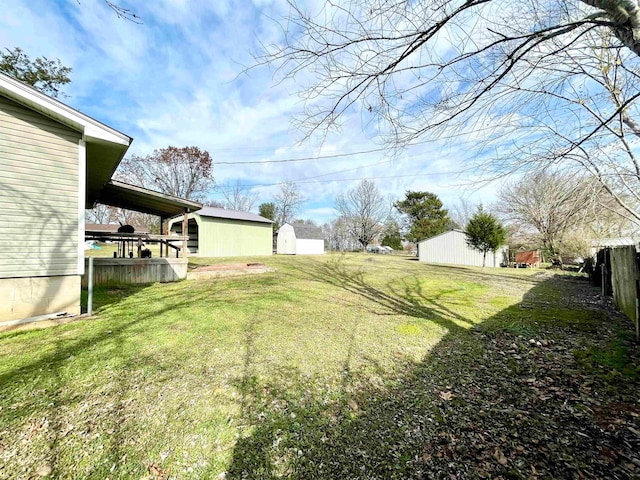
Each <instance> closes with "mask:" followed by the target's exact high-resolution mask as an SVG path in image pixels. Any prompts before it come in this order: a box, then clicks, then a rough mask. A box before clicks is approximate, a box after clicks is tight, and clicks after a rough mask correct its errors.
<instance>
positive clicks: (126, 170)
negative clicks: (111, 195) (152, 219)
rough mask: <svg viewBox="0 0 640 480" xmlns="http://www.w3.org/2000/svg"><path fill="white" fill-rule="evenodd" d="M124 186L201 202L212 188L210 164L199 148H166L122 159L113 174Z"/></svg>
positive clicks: (209, 160)
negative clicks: (134, 186) (139, 187)
mask: <svg viewBox="0 0 640 480" xmlns="http://www.w3.org/2000/svg"><path fill="white" fill-rule="evenodd" d="M116 178H117V179H118V180H122V181H123V182H128V183H132V184H135V185H139V186H141V187H144V188H149V189H151V190H156V191H159V192H162V193H166V194H169V195H173V196H176V197H181V198H186V199H188V200H195V201H202V200H204V199H205V198H206V197H207V195H208V194H209V191H210V190H211V189H212V188H213V185H214V183H213V160H212V159H211V156H210V155H209V152H207V151H206V150H200V149H199V148H198V147H182V148H177V147H171V146H169V147H167V148H161V149H159V150H154V151H153V153H151V154H150V155H145V156H139V155H132V156H131V157H129V158H125V159H124V160H123V161H122V162H121V163H120V167H119V168H118V170H117V172H116Z"/></svg>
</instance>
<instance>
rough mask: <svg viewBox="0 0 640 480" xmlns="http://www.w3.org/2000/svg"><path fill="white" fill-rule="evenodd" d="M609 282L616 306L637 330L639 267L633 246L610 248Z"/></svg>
mask: <svg viewBox="0 0 640 480" xmlns="http://www.w3.org/2000/svg"><path fill="white" fill-rule="evenodd" d="M610 255H611V284H612V289H613V298H614V301H615V303H616V305H617V306H618V308H619V309H620V310H621V311H622V312H624V314H625V315H626V316H627V317H629V318H630V319H631V320H633V322H634V323H635V325H636V332H637V331H638V307H637V301H638V300H637V299H638V294H639V292H638V285H639V282H640V268H638V255H637V253H636V248H635V247H634V246H629V247H616V248H612V249H611V254H610Z"/></svg>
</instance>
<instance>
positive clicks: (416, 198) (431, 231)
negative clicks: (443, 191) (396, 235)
mask: <svg viewBox="0 0 640 480" xmlns="http://www.w3.org/2000/svg"><path fill="white" fill-rule="evenodd" d="M404 196H405V198H404V199H403V200H400V201H398V202H396V203H395V204H394V206H395V207H396V208H397V209H398V211H399V212H400V213H402V214H403V215H405V218H406V225H407V234H406V235H405V238H406V239H407V240H409V241H410V242H414V243H418V242H419V241H421V240H424V239H425V238H430V237H433V236H435V235H438V234H440V233H443V232H446V231H447V226H449V225H450V223H451V220H450V218H449V213H448V212H447V210H446V209H444V208H442V202H441V201H440V199H439V198H438V196H437V195H436V194H434V193H430V192H413V191H411V190H407V191H406V192H405V195H404Z"/></svg>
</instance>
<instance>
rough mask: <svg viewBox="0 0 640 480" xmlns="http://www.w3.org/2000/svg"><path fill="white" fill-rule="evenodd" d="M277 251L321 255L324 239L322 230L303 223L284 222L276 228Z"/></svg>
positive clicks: (279, 252) (287, 253)
mask: <svg viewBox="0 0 640 480" xmlns="http://www.w3.org/2000/svg"><path fill="white" fill-rule="evenodd" d="M277 253H278V254H279V255H322V254H323V253H324V239H323V235H322V230H320V228H318V227H316V226H315V225H308V224H305V223H294V224H293V225H291V224H289V223H285V224H284V225H282V226H281V227H280V228H279V229H278V240H277Z"/></svg>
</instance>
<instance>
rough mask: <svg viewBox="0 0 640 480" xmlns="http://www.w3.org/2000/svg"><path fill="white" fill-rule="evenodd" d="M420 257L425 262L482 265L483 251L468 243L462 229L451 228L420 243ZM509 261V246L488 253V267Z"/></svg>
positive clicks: (498, 265)
mask: <svg viewBox="0 0 640 480" xmlns="http://www.w3.org/2000/svg"><path fill="white" fill-rule="evenodd" d="M418 259H419V260H420V261H421V262H425V263H441V264H449V265H467V266H476V267H481V266H482V252H480V251H478V250H476V249H475V248H472V247H470V246H469V245H468V244H467V235H466V234H465V233H464V232H463V231H462V230H450V231H448V232H445V233H441V234H440V235H436V236H435V237H431V238H427V239H426V240H422V241H421V242H420V243H418ZM508 261H509V247H508V246H506V245H503V246H502V247H500V248H498V249H497V250H496V251H495V252H488V253H487V261H486V266H487V267H500V266H501V265H506V264H507V263H508Z"/></svg>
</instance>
